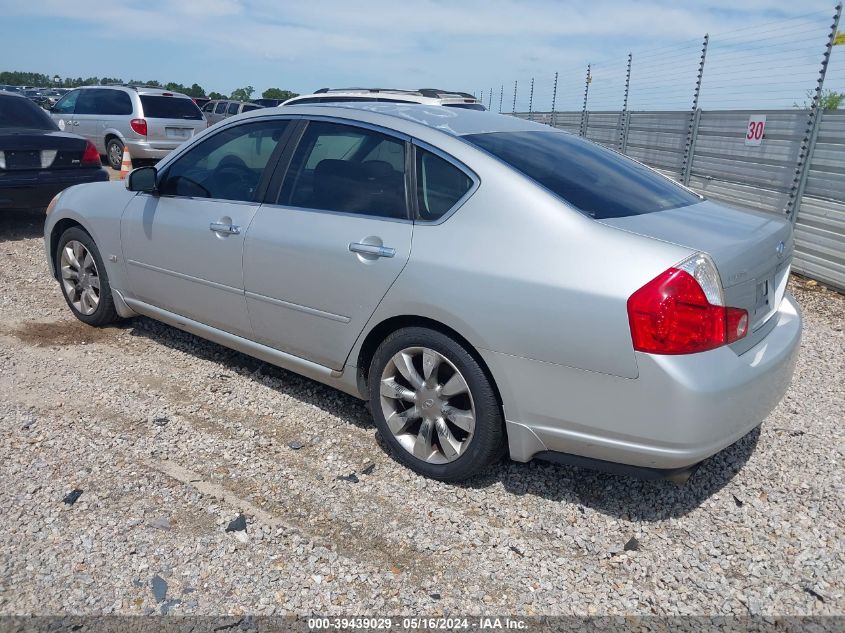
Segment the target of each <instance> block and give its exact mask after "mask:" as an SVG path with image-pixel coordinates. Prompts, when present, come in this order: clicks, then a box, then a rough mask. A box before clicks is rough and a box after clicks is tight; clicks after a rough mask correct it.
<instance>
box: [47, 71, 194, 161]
mask: <svg viewBox="0 0 845 633" xmlns="http://www.w3.org/2000/svg"><path fill="white" fill-rule="evenodd" d="M50 113H51V115H52V117H53V120H54V121H56V123H57V124H58V126H59V129H61V130H65V129H66V130H68V131H69V132H71V131H72V132H74V133H75V134H79V135H81V136H83V137H85V138H87V139H88V140H90V141H91V142H92V143H94V145H95V146H96V148H97V151H98V152H100V154H104V155H105V156H106V158H107V161H108V164H109V165H110V166H111V167H112V169H120V164H121V162H122V160H123V148H124V147H128V148H129V154H130V156H131V157H132V160H133V161H135V160H158V159H160V158H164V157H165V156H167V154H169V153H170V152H172V151H173V150H174V149H176V148H177V147H179V145H181V144H182V143H183V142H184V141H186V140H188V139H190V138H191V137H192V136H194V134H197V133H198V132H200V131H202V130H203V129H205V128H206V127H207V125H206V122H205V119H204V118H203V116H202V113H201V112H200V110H199V108H197V106H196V104H194V102H193V101H191V98H190V97H188V96H186V95H183V94H180V93H178V92H171V91H169V90H162V89H160V88H148V87H146V86H128V85H127V86H83V87H81V88H77V89H75V90H72V91H71V92H69V93H67V94H66V95H65V96H64V97H62V98H61V99H59V101H58V102H57V103H56V105H54V106H53V107H52V108H51V110H50Z"/></svg>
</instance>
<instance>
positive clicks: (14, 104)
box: [0, 96, 59, 130]
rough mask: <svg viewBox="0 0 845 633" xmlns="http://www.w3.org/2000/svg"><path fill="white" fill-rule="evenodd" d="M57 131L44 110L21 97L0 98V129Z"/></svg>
mask: <svg viewBox="0 0 845 633" xmlns="http://www.w3.org/2000/svg"><path fill="white" fill-rule="evenodd" d="M15 127H19V128H27V129H29V130H58V129H59V128H57V127H56V124H55V123H53V120H52V119H51V118H50V117H49V116H48V115H47V113H46V112H44V110H42V109H41V108H39V107H38V106H37V105H35V104H34V103H33V102H32V101H30V100H29V99H25V98H23V97H1V96H0V128H4V129H5V128H15Z"/></svg>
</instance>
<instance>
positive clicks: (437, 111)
mask: <svg viewBox="0 0 845 633" xmlns="http://www.w3.org/2000/svg"><path fill="white" fill-rule="evenodd" d="M272 111H274V109H273V108H265V109H264V110H263V111H253V112H249V113H246V114H244V115H241V116H244V117H248V116H261V115H262V114H263V115H266V114H268V112H272ZM276 112H284V113H285V114H301V115H319V116H336V117H339V118H344V119H356V118H361V120H364V119H365V120H366V122H370V123H376V122H377V121H376V119H383V121H381V123H382V124H383V125H384V126H385V127H390V128H396V129H399V130H400V131H402V129H401V128H403V127H405V126H403V125H401V123H400V121H401V122H404V123H407V124H411V125H423V126H425V127H428V128H431V129H434V130H438V131H440V132H444V133H446V134H449V135H451V136H464V135H467V134H482V133H488V132H525V131H532V130H533V131H544V130H545V131H553V129H554V128H550V127H549V126H547V125H542V124H540V123H533V122H531V121H526V120H524V119H519V118H517V117H512V116H504V115H501V114H495V113H493V112H489V111H485V110H468V109H466V108H444V107H443V106H430V105H422V104H417V103H407V104H405V103H378V102H376V103H372V102H366V101H361V102H352V103H310V104H307V105H289V106H284V110H282V109H281V108H279V109H278V110H276ZM364 113H366V116H365V117H359V116H356V114H364ZM397 119H398V120H399V121H397ZM397 124H398V125H397Z"/></svg>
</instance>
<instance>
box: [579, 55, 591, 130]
mask: <svg viewBox="0 0 845 633" xmlns="http://www.w3.org/2000/svg"><path fill="white" fill-rule="evenodd" d="M592 79H593V78H592V77H591V76H590V64H587V78H586V79H585V80H584V106H583V107H582V108H581V130H580V132H579V134H580V135H581V136H587V96H588V95H589V94H590V82H591V81H592Z"/></svg>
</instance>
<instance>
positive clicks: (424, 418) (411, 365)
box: [379, 347, 475, 464]
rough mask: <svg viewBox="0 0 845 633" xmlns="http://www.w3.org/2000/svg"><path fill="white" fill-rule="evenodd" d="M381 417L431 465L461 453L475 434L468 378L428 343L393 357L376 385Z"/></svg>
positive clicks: (408, 445) (409, 449) (452, 459)
mask: <svg viewBox="0 0 845 633" xmlns="http://www.w3.org/2000/svg"><path fill="white" fill-rule="evenodd" d="M379 393H380V394H381V407H382V412H383V413H384V419H385V420H386V421H387V426H388V428H389V429H390V432H391V433H392V434H393V436H394V437H395V438H396V439H397V440H398V441H399V443H400V444H401V445H402V447H403V448H404V449H405V450H407V451H408V452H409V453H411V454H412V455H414V456H415V457H417V458H418V459H421V460H423V461H425V462H428V463H430V464H445V463H448V462H452V461H454V460H456V459H457V458H458V457H460V456H461V455H463V454H464V453H465V452H466V450H467V447H468V446H469V444H470V442H471V441H472V438H473V434H474V432H475V405H474V403H473V400H472V394H471V393H470V390H469V386H468V385H467V381H466V380H465V379H464V377H463V376H462V375H461V372H460V371H458V368H457V367H455V365H453V364H452V363H451V362H450V361H449V359H448V358H446V357H445V356H443V355H442V354H440V353H439V352H436V351H434V350H433V349H430V348H427V347H408V348H405V349H403V350H402V351H400V352H398V353H396V354H394V355H393V357H392V358H391V359H390V361H389V362H388V363H387V365H386V366H385V368H384V371H383V372H382V375H381V384H380V388H379Z"/></svg>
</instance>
